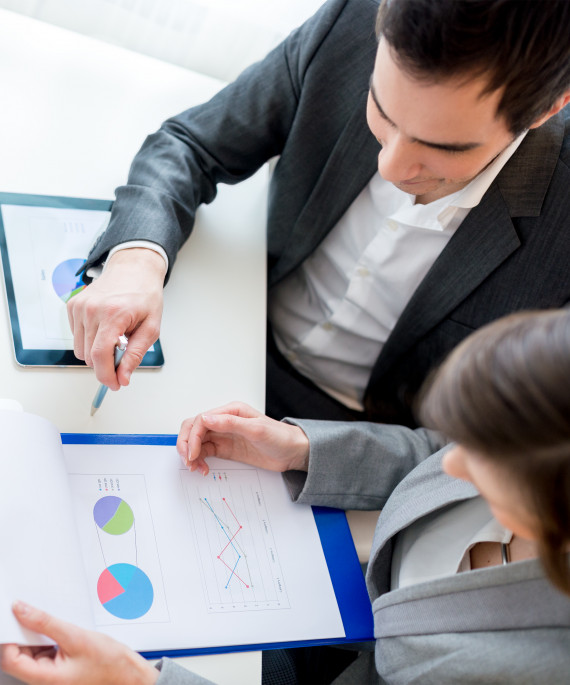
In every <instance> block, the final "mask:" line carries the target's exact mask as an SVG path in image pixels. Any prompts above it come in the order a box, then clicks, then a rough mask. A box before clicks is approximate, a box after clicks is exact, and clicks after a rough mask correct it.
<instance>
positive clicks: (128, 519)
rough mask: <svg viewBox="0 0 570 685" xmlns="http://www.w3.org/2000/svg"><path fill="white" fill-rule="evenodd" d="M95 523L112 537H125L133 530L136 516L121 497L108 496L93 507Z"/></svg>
mask: <svg viewBox="0 0 570 685" xmlns="http://www.w3.org/2000/svg"><path fill="white" fill-rule="evenodd" d="M93 518H94V519H95V523H96V524H97V525H98V526H99V528H101V530H104V531H105V532H106V533H109V534H110V535H123V533H126V532H127V531H129V530H130V529H131V526H132V525H133V522H134V520H135V515H134V514H133V510H132V509H131V507H130V506H129V505H128V504H127V503H126V502H125V500H124V499H122V498H121V497H117V496H116V495H108V496H107V497H101V499H98V500H97V502H96V503H95V506H94V507H93Z"/></svg>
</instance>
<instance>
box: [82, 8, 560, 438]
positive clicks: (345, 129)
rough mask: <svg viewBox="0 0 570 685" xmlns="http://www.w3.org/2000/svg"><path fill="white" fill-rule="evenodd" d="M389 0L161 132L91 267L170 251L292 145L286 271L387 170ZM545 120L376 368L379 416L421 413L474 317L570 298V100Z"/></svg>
mask: <svg viewBox="0 0 570 685" xmlns="http://www.w3.org/2000/svg"><path fill="white" fill-rule="evenodd" d="M377 7H378V3H377V0H329V2H327V3H326V4H325V5H324V6H323V7H322V8H321V9H320V10H319V11H318V12H317V13H316V15H315V16H314V17H313V18H312V19H310V20H309V21H307V22H306V23H305V24H304V25H303V26H301V27H300V28H299V29H298V30H296V31H294V32H293V33H292V34H291V35H290V36H289V37H288V38H287V39H286V40H285V41H284V42H283V43H282V44H281V45H279V46H278V47H277V48H276V49H275V50H273V51H272V52H271V53H270V54H269V55H268V56H267V57H266V58H265V59H264V60H263V61H261V62H259V63H258V64H256V65H253V66H252V67H250V68H249V69H247V70H246V71H245V72H244V73H243V74H242V75H241V76H240V77H239V78H238V79H237V80H236V81H235V82H234V83H232V84H231V85H229V86H228V87H227V88H225V89H223V90H222V91H221V92H220V93H219V94H218V95H216V96H215V97H214V98H213V99H212V100H211V101H210V102H209V103H207V104H204V105H201V106H199V107H194V108H192V109H190V110H187V111H186V112H183V113H182V114H180V115H178V116H176V117H173V118H172V119H170V120H168V121H167V122H165V123H164V124H163V126H162V127H161V129H160V130H159V131H158V132H157V133H155V134H153V135H151V136H149V138H148V139H147V140H146V141H145V143H144V145H143V147H142V149H141V151H140V152H139V153H138V154H137V156H136V157H135V159H134V161H133V165H132V167H131V171H130V174H129V179H128V184H127V185H126V186H122V187H120V188H118V189H117V191H116V193H117V199H116V203H115V206H114V210H113V215H112V219H111V222H110V225H109V228H108V230H107V231H106V232H105V233H104V235H103V236H102V237H101V239H100V240H99V242H98V243H97V244H96V245H95V246H94V248H93V250H92V252H91V254H90V256H89V260H88V262H87V264H86V265H85V268H88V267H89V266H91V265H92V264H95V263H99V262H100V261H102V260H103V259H104V257H105V255H106V254H107V252H108V251H109V249H110V248H111V247H113V246H114V245H116V244H118V243H120V242H123V241H126V240H131V239H145V240H150V241H154V242H156V243H159V244H160V245H162V246H163V247H164V249H165V250H166V252H167V253H168V257H169V260H170V266H172V264H173V263H174V261H175V258H176V254H177V252H178V250H179V249H180V247H181V245H182V244H183V243H184V241H185V240H186V238H187V237H188V236H189V234H190V232H191V230H192V226H193V222H194V216H195V213H196V209H197V208H198V206H199V205H200V204H201V203H208V202H211V201H212V200H213V199H214V197H215V195H216V185H217V184H218V183H237V182H239V181H241V180H242V179H245V178H247V177H248V176H250V175H251V174H253V173H254V172H255V171H256V170H257V169H258V168H259V167H260V166H261V165H262V164H263V163H264V162H266V161H267V160H268V159H270V158H272V157H275V156H279V161H278V164H277V165H276V168H275V172H274V174H273V177H272V182H271V187H270V191H269V209H268V223H267V233H268V267H269V270H268V275H269V286H270V287H271V286H273V285H275V284H276V283H278V282H279V281H280V280H281V279H283V278H284V277H285V276H286V275H287V274H288V273H290V272H291V271H292V270H293V269H295V267H297V266H298V265H299V264H300V263H301V262H302V261H303V260H304V259H306V258H307V257H308V256H309V255H310V254H311V253H312V252H313V251H314V250H315V249H316V248H317V247H318V245H319V244H320V243H321V241H322V240H323V239H324V237H325V236H326V235H327V234H328V232H329V231H330V230H331V229H332V228H333V227H334V225H335V223H336V222H337V221H338V219H339V218H340V217H341V216H342V214H343V213H344V212H345V210H346V209H347V208H348V207H349V205H350V204H351V203H352V201H353V200H354V199H355V198H356V196H357V195H358V193H359V192H360V191H361V190H362V188H363V187H364V186H365V185H366V183H367V182H368V181H369V180H370V178H371V176H372V175H373V174H374V173H375V171H376V161H377V154H378V151H379V148H378V143H377V142H376V140H375V139H374V138H373V136H372V135H371V133H370V132H369V130H368V127H367V125H366V119H365V105H366V98H367V91H368V82H369V78H370V74H371V73H372V69H373V65H374V56H375V52H376V38H375V35H374V21H375V15H376V12H377ZM566 109H567V110H568V111H566V112H565V114H564V113H560V114H559V115H558V116H556V117H554V118H553V119H551V120H550V121H549V122H547V123H546V124H545V125H543V126H541V127H540V128H539V129H536V130H532V131H530V132H529V133H528V135H527V137H526V138H525V140H524V141H523V143H522V145H521V146H520V147H519V149H518V150H517V152H516V153H515V154H514V155H513V157H512V158H511V159H510V160H509V162H508V164H507V165H506V166H505V167H504V169H503V170H502V171H501V173H500V174H499V176H498V177H497V179H496V180H495V182H494V183H493V184H492V185H491V187H490V188H489V190H488V191H487V193H486V194H485V196H484V198H483V199H482V201H481V203H480V204H479V206H478V207H476V208H475V209H473V210H472V211H471V212H470V213H469V215H468V217H467V219H466V220H465V221H464V222H463V224H462V225H461V227H460V228H459V230H458V231H457V232H456V234H455V235H454V237H453V238H452V240H451V241H450V242H449V244H448V245H447V247H446V248H445V250H444V251H443V253H442V254H441V255H440V257H439V258H438V259H437V261H436V262H435V264H434V265H433V267H432V268H431V270H430V271H429V273H428V274H427V275H426V277H425V279H424V280H423V282H422V283H421V284H420V286H419V287H418V289H417V290H416V292H415V293H414V295H413V297H412V299H411V300H410V302H409V304H408V306H407V307H406V309H405V311H404V312H403V314H402V315H401V317H400V319H399V321H398V322H397V324H396V327H395V328H394V330H393V332H392V334H391V336H390V337H389V339H388V341H387V342H386V344H385V345H384V348H383V350H382V352H381V354H380V356H379V358H378V360H377V362H376V364H375V366H374V368H373V371H372V374H371V377H370V381H369V384H368V388H367V390H366V395H365V404H366V407H367V410H368V417H369V418H370V419H372V420H379V421H384V422H389V423H399V424H405V425H412V426H413V425H415V424H414V419H413V416H412V412H411V410H410V406H411V404H412V401H413V398H414V396H415V395H416V392H417V390H418V388H419V386H420V385H421V383H422V382H423V380H424V378H425V376H426V375H427V373H428V371H429V370H430V369H431V368H432V367H433V366H434V365H436V364H438V363H439V362H440V361H441V359H442V358H443V357H444V356H445V355H446V354H447V352H448V351H449V350H451V349H452V348H453V347H454V346H455V345H456V344H457V343H458V342H459V341H460V340H462V339H463V338H464V337H465V336H467V335H468V334H469V333H470V332H472V331H473V330H474V329H477V328H479V327H480V326H482V325H483V324H485V323H487V322H489V321H492V320H494V319H496V318H498V317H500V316H502V315H504V314H507V313H510V312H512V311H517V310H521V309H531V308H547V307H560V306H564V305H565V304H567V303H568V302H569V301H570V278H569V276H568V268H567V266H568V264H569V263H570V170H569V166H570V142H569V135H568V128H569V126H570V108H566Z"/></svg>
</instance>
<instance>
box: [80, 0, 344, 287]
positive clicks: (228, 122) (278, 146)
mask: <svg viewBox="0 0 570 685" xmlns="http://www.w3.org/2000/svg"><path fill="white" fill-rule="evenodd" d="M347 2H348V0H329V2H328V3H326V4H325V5H324V6H323V7H322V8H321V9H320V10H319V11H318V12H317V13H316V14H315V15H314V16H313V17H312V18H311V19H309V20H308V21H307V22H305V24H303V25H302V26H301V27H300V28H298V29H297V30H296V31H294V32H293V33H291V34H290V36H289V37H288V38H287V39H286V40H285V41H284V42H283V43H281V44H280V45H279V46H277V47H276V48H275V49H274V50H273V51H272V52H270V53H269V54H268V55H267V57H266V58H265V59H264V60H262V61H261V62H258V63H257V64H254V65H252V66H251V67H249V68H248V69H246V70H245V71H244V72H243V73H242V74H241V76H240V77H238V79H237V80H236V81H235V82H233V83H231V84H230V85H229V86H227V87H226V88H224V89H223V90H221V91H220V92H219V93H218V94H217V95H215V96H214V97H213V98H212V99H211V100H210V101H209V102H207V103H205V104H203V105H199V106H197V107H193V108H191V109H189V110H186V111H185V112H182V113H181V114H179V115H177V116H174V117H172V118H171V119H168V120H167V121H166V122H164V124H163V125H162V126H161V128H160V129H159V130H158V131H157V132H156V133H154V134H152V135H150V136H149V137H148V138H147V139H146V141H145V142H144V144H143V146H142V148H141V150H140V151H139V152H138V154H137V155H136V157H135V158H134V160H133V163H132V166H131V169H130V172H129V177H128V182H127V185H125V186H120V187H119V188H117V189H116V201H115V203H114V206H113V212H112V216H111V221H110V223H109V227H108V228H107V230H106V231H105V233H103V235H102V236H101V237H100V239H99V240H98V241H97V242H96V243H95V245H94V246H93V249H92V250H91V253H90V254H89V258H88V260H87V262H86V264H85V265H84V269H85V270H86V269H88V268H89V267H91V266H94V265H97V264H99V263H100V262H101V261H102V260H103V259H104V258H105V256H106V254H107V253H108V251H109V250H110V249H111V248H112V247H114V246H115V245H118V244H120V243H123V242H126V241H128V240H149V241H151V242H155V243H157V244H159V245H161V246H162V247H163V248H164V250H165V251H166V253H167V255H168V260H169V273H168V275H167V278H168V276H169V274H170V269H171V268H172V265H173V264H174V261H175V259H176V255H177V252H178V250H179V249H180V247H181V246H182V245H183V243H184V242H185V240H186V239H187V238H188V236H189V235H190V233H191V231H192V228H193V225H194V219H195V215H196V210H197V208H198V207H199V205H200V204H202V203H209V202H211V201H212V200H213V199H214V198H215V196H216V186H217V184H218V183H229V184H233V183H237V182H239V181H242V180H244V179H246V178H248V177H249V176H251V175H253V174H254V173H255V172H256V171H257V170H258V169H259V168H260V167H261V166H262V165H263V164H264V163H265V162H266V161H267V160H269V159H271V158H272V157H274V156H276V155H279V154H280V152H281V151H282V149H283V146H284V144H285V142H286V140H287V136H288V133H289V131H290V128H291V125H292V122H293V121H294V118H295V113H296V109H297V105H298V102H299V98H300V96H301V91H302V88H303V80H304V75H305V72H306V70H307V69H308V67H309V65H310V63H311V61H312V60H313V58H314V55H315V53H316V52H317V51H318V49H319V46H320V45H321V44H322V42H323V41H324V40H325V38H326V36H327V35H328V33H329V32H330V31H331V28H332V27H333V26H334V24H335V21H336V19H337V18H338V16H339V14H340V13H341V12H342V10H343V8H344V6H345V5H346V4H347Z"/></svg>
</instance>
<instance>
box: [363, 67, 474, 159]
mask: <svg viewBox="0 0 570 685" xmlns="http://www.w3.org/2000/svg"><path fill="white" fill-rule="evenodd" d="M369 87H370V95H371V97H372V100H373V102H374V104H375V105H376V108H377V109H378V113H379V114H380V116H381V117H382V118H383V119H385V120H386V121H387V122H388V123H389V124H390V125H391V126H394V127H395V128H397V126H396V124H395V123H394V122H393V121H392V119H390V117H389V116H387V114H386V112H384V110H383V109H382V106H381V105H380V102H379V100H378V96H377V95H376V92H375V90H374V86H373V85H372V76H371V77H370V85H369ZM411 140H412V142H414V143H420V145H425V146H426V147H431V148H435V149H436V150H448V151H450V152H466V151H467V150H473V149H474V148H476V147H480V146H481V143H434V142H431V141H429V140H421V139H420V138H412V139H411Z"/></svg>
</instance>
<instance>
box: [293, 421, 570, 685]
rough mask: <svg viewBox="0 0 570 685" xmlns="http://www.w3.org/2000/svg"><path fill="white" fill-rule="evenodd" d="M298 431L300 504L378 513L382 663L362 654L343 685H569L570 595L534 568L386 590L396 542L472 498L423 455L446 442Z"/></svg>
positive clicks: (402, 433)
mask: <svg viewBox="0 0 570 685" xmlns="http://www.w3.org/2000/svg"><path fill="white" fill-rule="evenodd" d="M293 422H294V423H296V424H298V425H300V426H301V427H302V428H303V430H304V431H305V432H306V433H307V435H308V436H309V439H310V443H311V454H310V462H309V473H308V474H300V473H289V474H286V479H287V482H288V484H289V487H290V490H291V493H292V495H293V496H294V498H295V499H297V501H299V502H306V503H307V502H308V503H311V504H319V505H325V506H326V505H327V504H328V505H329V506H337V507H342V508H361V509H364V508H368V507H369V505H371V504H372V505H373V506H378V505H379V506H383V510H382V514H381V515H380V518H379V520H378V525H377V528H376V533H375V536H374V542H373V546H372V552H371V555H370V562H369V565H368V572H367V577H366V581H367V585H368V592H369V594H370V598H371V600H372V610H373V614H374V633H375V637H376V638H377V639H376V649H375V658H374V656H373V655H372V654H366V653H365V654H363V655H362V656H361V657H359V658H358V659H357V660H356V661H355V662H354V663H353V664H352V665H351V666H350V667H349V668H348V669H347V671H345V672H344V673H343V674H342V675H341V676H340V677H339V678H338V679H337V681H335V683H336V684H337V685H341V684H342V685H353V684H354V683H375V682H379V683H390V685H404V684H405V685H408V684H410V683H418V684H419V683H421V684H422V685H427V684H433V685H436V684H437V685H446V684H449V685H452V684H454V685H455V684H457V683H473V684H475V683H477V684H480V683H518V684H522V683H525V684H529V685H530V684H533V685H542V684H544V683H549V685H555V684H556V685H562V684H563V683H568V681H569V676H570V598H569V597H566V596H564V595H562V594H561V593H560V592H559V591H558V590H556V589H555V588H554V587H553V586H552V585H551V584H550V583H549V582H548V581H547V580H546V578H545V577H544V574H543V572H542V569H541V566H540V563H539V562H538V561H525V562H518V563H513V564H508V565H506V566H497V567H492V568H488V569H479V570H476V571H470V572H468V573H461V574H457V575H454V576H449V577H444V578H440V579H437V580H433V581H428V582H423V583H419V584H417V585H414V586H410V587H406V588H401V589H398V590H394V591H391V589H390V570H391V562H392V548H393V541H394V538H395V536H396V535H397V534H398V533H399V532H400V531H402V530H404V529H405V528H406V527H407V526H409V525H410V524H411V523H412V522H413V521H416V520H417V519H419V518H421V517H423V516H426V515H428V514H430V513H432V512H434V511H437V510H441V509H444V508H446V507H449V506H452V505H453V504H456V503H457V502H461V501H464V500H465V499H468V498H471V497H475V496H477V491H476V490H475V489H474V488H473V486H471V485H470V484H468V483H465V482H463V481H459V480H456V479H453V478H450V477H449V476H446V475H445V474H444V473H443V471H442V470H441V456H442V453H443V452H444V451H445V448H443V449H441V450H439V451H437V452H436V453H435V454H431V456H428V455H430V453H431V452H433V450H434V449H437V448H438V447H439V446H441V445H442V443H443V441H442V439H441V436H438V435H437V434H434V433H430V432H429V431H425V430H423V429H419V430H416V431H411V430H408V429H405V428H401V427H397V426H375V425H372V424H364V425H360V426H358V425H357V424H356V425H355V424H350V423H349V424H340V423H335V424H333V425H334V430H332V431H331V425H330V424H328V423H326V422H314V421H296V420H295V421H293ZM405 472H409V474H408V475H407V476H406V477H404V478H403V480H401V482H399V483H398V480H399V479H401V477H402V474H403V473H405ZM359 492H362V493H363V495H364V499H363V500H362V501H360V502H359V499H358V493H359ZM384 503H385V504H384ZM359 505H360V506H359ZM374 662H375V663H374Z"/></svg>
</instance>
